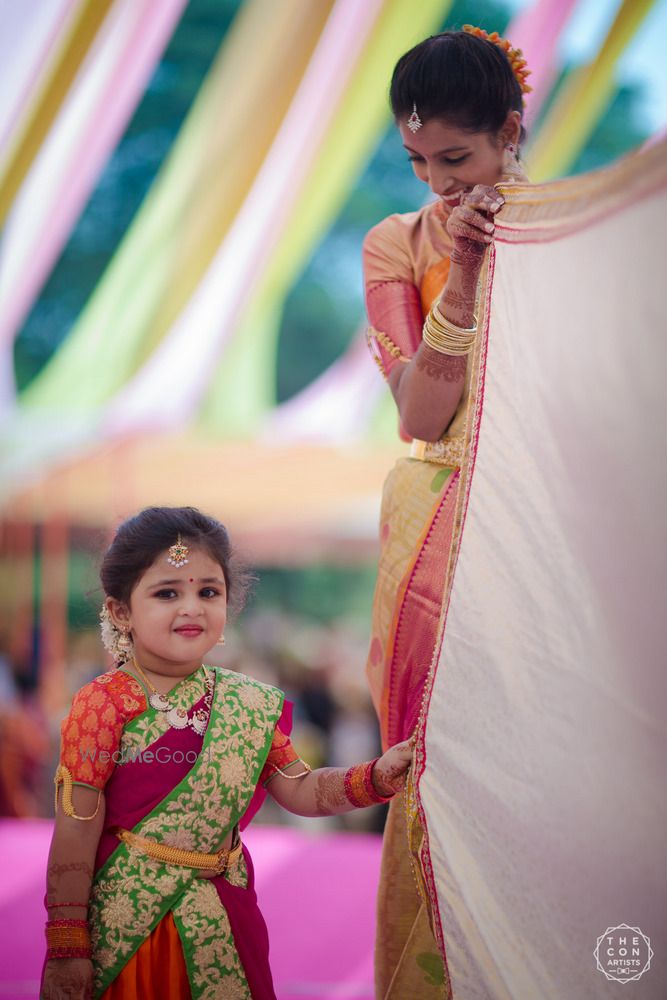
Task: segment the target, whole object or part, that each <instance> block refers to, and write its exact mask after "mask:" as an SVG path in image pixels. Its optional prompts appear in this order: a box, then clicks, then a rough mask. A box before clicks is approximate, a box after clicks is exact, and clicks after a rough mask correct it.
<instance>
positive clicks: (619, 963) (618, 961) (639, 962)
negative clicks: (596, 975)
mask: <svg viewBox="0 0 667 1000" xmlns="http://www.w3.org/2000/svg"><path fill="white" fill-rule="evenodd" d="M593 954H594V955H595V961H596V962H597V964H598V969H599V970H600V972H603V973H604V974H605V976H606V977H607V979H613V980H615V981H616V982H617V983H630V982H632V981H633V980H635V979H639V978H640V976H643V974H644V973H645V972H646V970H647V969H650V967H651V959H652V958H653V949H652V948H651V942H650V940H649V938H647V937H646V935H645V934H644V933H642V931H641V930H640V929H639V927H630V926H629V925H628V924H619V925H618V927H607V930H606V931H605V932H604V934H602V935H601V936H600V937H599V938H598V943H597V945H596V947H595V951H594V952H593Z"/></svg>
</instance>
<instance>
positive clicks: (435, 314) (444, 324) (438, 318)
mask: <svg viewBox="0 0 667 1000" xmlns="http://www.w3.org/2000/svg"><path fill="white" fill-rule="evenodd" d="M430 314H431V315H432V318H433V319H434V320H435V323H436V325H437V326H439V327H441V328H444V329H445V330H447V331H448V332H449V333H453V334H456V335H457V336H459V335H463V336H465V335H466V334H471V333H472V334H475V333H477V316H476V315H475V314H474V313H473V314H472V318H473V319H474V321H475V322H474V324H473V326H468V327H465V326H457V325H456V323H452V321H451V320H449V319H447V317H446V316H443V314H442V312H441V311H440V306H439V305H438V303H437V301H436V302H434V303H433V305H432V306H431V310H430Z"/></svg>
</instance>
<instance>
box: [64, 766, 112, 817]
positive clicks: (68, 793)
mask: <svg viewBox="0 0 667 1000" xmlns="http://www.w3.org/2000/svg"><path fill="white" fill-rule="evenodd" d="M61 782H62V786H63V801H62V806H63V812H64V813H65V815H66V816H71V818H72V819H80V820H84V821H85V822H88V821H89V820H91V819H95V817H96V816H97V814H98V812H99V809H100V802H101V800H102V789H101V788H100V789H99V790H98V792H97V805H96V806H95V812H94V813H93V814H92V816H78V815H77V813H75V812H74V804H73V802H72V787H73V785H74V782H73V781H72V775H71V773H70V771H69V770H68V768H66V767H65V765H64V764H60V765H59V766H58V769H57V771H56V776H55V778H54V779H53V783H54V784H55V786H56V796H55V811H56V813H57V812H58V786H59V785H60V783H61Z"/></svg>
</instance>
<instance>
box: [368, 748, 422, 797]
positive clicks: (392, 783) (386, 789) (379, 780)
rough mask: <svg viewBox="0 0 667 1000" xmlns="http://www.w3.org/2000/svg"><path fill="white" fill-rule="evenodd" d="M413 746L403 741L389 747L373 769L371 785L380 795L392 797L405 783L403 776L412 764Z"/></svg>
mask: <svg viewBox="0 0 667 1000" xmlns="http://www.w3.org/2000/svg"><path fill="white" fill-rule="evenodd" d="M412 752H413V744H412V741H411V740H404V741H403V743H397V744H396V745H395V746H393V747H389V749H388V750H387V751H386V753H383V754H382V756H381V757H380V759H379V760H378V761H377V762H376V764H375V767H374V768H373V776H372V777H373V784H374V785H375V788H376V790H377V792H378V793H379V794H380V795H384V796H387V795H393V794H394V793H395V792H399V791H400V790H401V788H402V787H403V785H404V783H405V774H406V772H407V770H408V768H409V767H410V765H411V764H412Z"/></svg>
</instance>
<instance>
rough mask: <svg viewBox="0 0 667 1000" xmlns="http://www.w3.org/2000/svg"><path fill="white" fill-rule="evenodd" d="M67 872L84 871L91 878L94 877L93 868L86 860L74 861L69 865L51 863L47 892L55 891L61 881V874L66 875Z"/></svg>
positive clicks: (48, 871) (47, 878)
mask: <svg viewBox="0 0 667 1000" xmlns="http://www.w3.org/2000/svg"><path fill="white" fill-rule="evenodd" d="M67 872H84V874H86V875H88V876H89V877H90V878H91V879H92V877H93V869H92V868H91V867H90V865H89V864H88V863H87V862H86V861H72V862H71V863H70V864H67V865H49V867H48V868H47V871H46V890H47V893H52V892H54V891H55V889H56V887H57V885H58V883H59V882H60V876H61V875H65V874H66V873H67Z"/></svg>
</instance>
